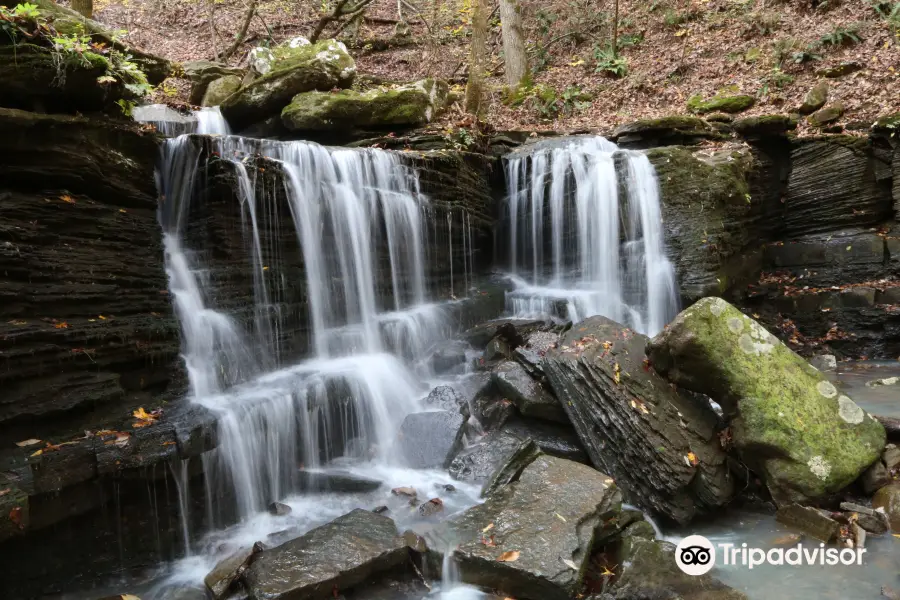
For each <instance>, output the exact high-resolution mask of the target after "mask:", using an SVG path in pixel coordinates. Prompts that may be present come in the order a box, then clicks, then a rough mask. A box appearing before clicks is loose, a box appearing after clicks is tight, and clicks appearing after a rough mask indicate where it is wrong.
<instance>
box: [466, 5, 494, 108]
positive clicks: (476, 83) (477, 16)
mask: <svg viewBox="0 0 900 600" xmlns="http://www.w3.org/2000/svg"><path fill="white" fill-rule="evenodd" d="M473 9H474V10H473V12H472V45H471V49H470V54H469V81H468V83H467V85H466V111H467V112H469V113H472V114H473V115H476V116H478V115H480V114H481V110H482V104H483V103H484V76H485V71H486V70H487V69H486V68H485V67H486V63H487V56H486V54H487V25H488V13H489V12H490V10H489V8H488V3H487V0H475V2H474V6H473Z"/></svg>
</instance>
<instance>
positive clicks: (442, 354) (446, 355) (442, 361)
mask: <svg viewBox="0 0 900 600" xmlns="http://www.w3.org/2000/svg"><path fill="white" fill-rule="evenodd" d="M467 348H468V344H466V343H465V342H455V341H454V342H449V343H446V344H443V345H441V347H440V348H438V349H437V350H435V352H434V354H432V355H431V368H432V369H434V372H435V373H438V374H440V373H447V372H449V371H453V370H454V369H457V368H458V367H460V366H462V365H464V364H465V362H466V349H467Z"/></svg>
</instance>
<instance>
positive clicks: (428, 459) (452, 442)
mask: <svg viewBox="0 0 900 600" xmlns="http://www.w3.org/2000/svg"><path fill="white" fill-rule="evenodd" d="M464 424H465V420H464V419H463V416H462V415H461V414H460V413H459V411H456V412H451V411H435V412H423V413H413V414H411V415H409V416H407V417H406V418H405V419H404V420H403V424H402V425H400V432H399V433H398V434H397V435H398V437H399V441H398V448H399V450H400V452H401V453H402V455H403V457H404V458H405V459H406V463H407V464H408V465H409V466H410V467H413V468H415V469H438V468H447V467H448V466H449V465H450V461H451V460H453V456H454V455H455V454H456V453H457V452H458V451H459V448H460V446H461V445H462V436H463V425H464Z"/></svg>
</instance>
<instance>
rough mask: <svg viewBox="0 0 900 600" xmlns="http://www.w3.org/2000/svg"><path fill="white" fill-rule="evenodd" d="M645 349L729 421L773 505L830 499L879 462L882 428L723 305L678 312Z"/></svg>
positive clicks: (707, 303) (717, 301)
mask: <svg viewBox="0 0 900 600" xmlns="http://www.w3.org/2000/svg"><path fill="white" fill-rule="evenodd" d="M651 346H652V352H651V357H652V360H653V363H654V365H659V367H658V368H660V369H661V370H663V371H667V370H670V369H672V368H673V366H672V365H674V364H675V363H677V371H678V374H677V375H676V379H679V380H680V381H681V382H682V383H683V384H685V385H687V386H688V387H691V388H692V389H695V390H697V391H704V392H705V393H709V394H710V395H711V397H712V398H713V399H714V400H716V401H717V402H719V403H720V404H721V405H722V406H723V408H724V409H725V411H726V413H727V414H729V415H731V416H732V420H731V426H732V435H733V439H734V442H735V447H736V448H737V449H738V450H739V451H740V452H741V456H742V458H743V459H744V461H745V462H746V463H747V465H748V466H750V467H751V469H753V470H754V471H755V472H756V473H757V474H759V475H762V476H763V477H764V478H765V481H766V484H767V485H768V486H769V489H770V491H771V492H772V494H773V497H774V498H775V499H776V501H777V502H779V503H787V502H803V501H807V500H809V499H815V498H820V497H823V496H825V495H827V494H830V493H834V492H837V491H839V490H841V489H843V488H844V487H846V486H848V485H849V484H851V483H852V482H853V481H854V480H855V479H856V478H857V477H859V475H860V474H861V473H862V471H863V470H865V469H866V467H868V466H869V465H870V464H872V462H874V461H875V460H876V459H877V458H878V456H880V454H881V450H882V448H883V447H884V442H885V432H884V428H883V427H882V426H881V424H879V423H878V422H877V421H876V420H875V419H873V418H872V416H871V415H868V414H867V413H865V411H863V409H861V408H860V407H859V406H857V405H856V404H855V403H854V402H853V401H852V400H851V399H850V398H849V397H847V396H845V395H843V394H841V393H840V392H839V391H838V390H837V389H836V388H835V387H834V385H833V384H831V383H830V382H829V381H828V379H827V378H826V377H825V376H824V375H823V374H822V373H820V372H819V371H818V370H816V369H815V368H813V367H812V366H811V365H809V363H807V362H806V361H805V360H804V359H803V358H802V357H800V356H798V355H797V354H795V353H794V352H792V351H791V350H790V349H789V348H788V347H787V346H785V345H784V344H783V343H782V342H780V341H779V340H778V339H777V338H776V337H775V336H773V335H772V334H771V333H769V332H768V331H766V330H765V329H764V328H763V327H762V326H761V325H759V323H757V322H756V321H754V320H753V319H751V318H750V317H748V316H746V315H744V314H742V313H741V312H740V311H739V310H738V309H737V308H735V307H734V306H732V305H730V304H728V303H727V302H726V301H724V300H722V299H721V298H704V299H703V300H701V301H699V302H697V303H696V304H695V305H694V306H692V307H691V308H689V309H687V310H685V311H684V312H682V313H681V314H680V315H679V316H678V317H677V318H676V319H675V321H674V322H673V323H672V324H670V325H669V327H668V328H667V329H666V330H665V331H664V332H663V333H662V334H660V335H659V336H657V338H655V339H654V340H653V342H652V343H651ZM673 361H675V362H673ZM671 376H672V374H671V373H670V378H671Z"/></svg>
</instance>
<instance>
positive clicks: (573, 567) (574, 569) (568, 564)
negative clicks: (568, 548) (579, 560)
mask: <svg viewBox="0 0 900 600" xmlns="http://www.w3.org/2000/svg"><path fill="white" fill-rule="evenodd" d="M562 561H563V563H565V565H566V566H567V567H569V568H570V569H572V570H573V571H577V570H578V565H576V564H575V563H574V562H572V561H571V560H569V559H568V558H564V559H562Z"/></svg>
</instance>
